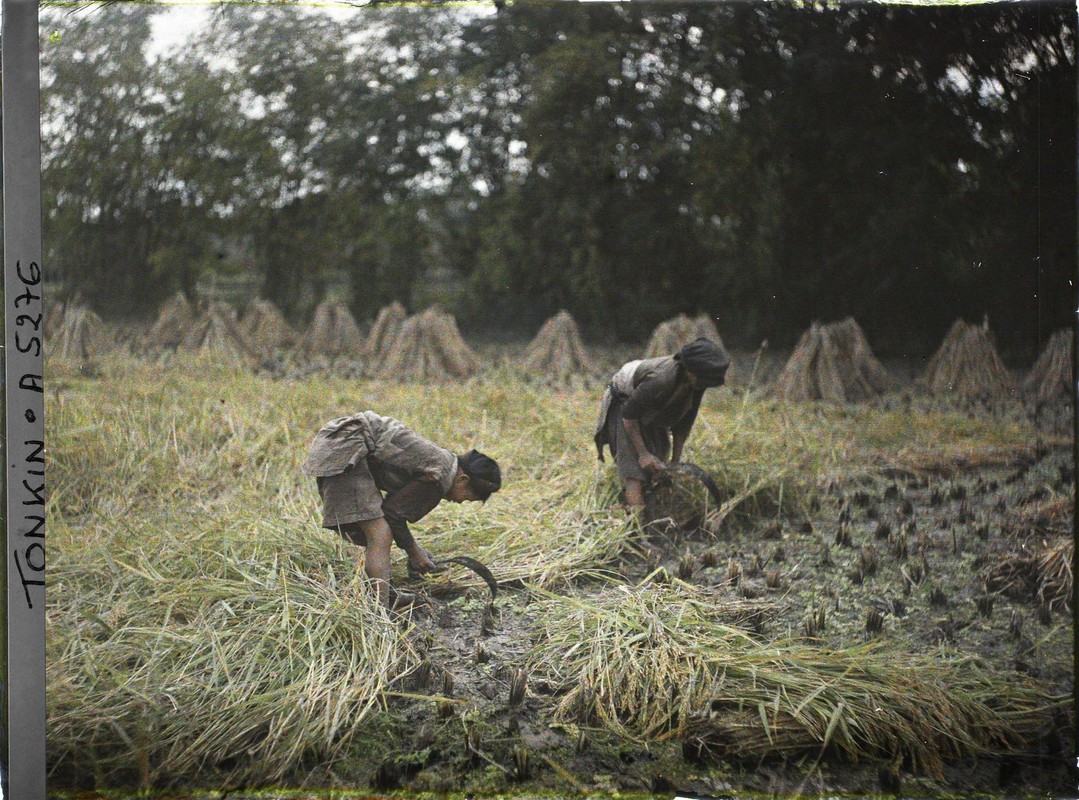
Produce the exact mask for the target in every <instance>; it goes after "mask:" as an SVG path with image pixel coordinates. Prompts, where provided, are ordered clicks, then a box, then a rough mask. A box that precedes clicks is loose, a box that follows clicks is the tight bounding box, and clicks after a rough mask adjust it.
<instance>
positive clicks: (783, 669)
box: [47, 358, 1075, 797]
mask: <svg viewBox="0 0 1079 800" xmlns="http://www.w3.org/2000/svg"><path fill="white" fill-rule="evenodd" d="M736 363H737V362H736ZM889 366H891V367H892V369H893V371H894V369H895V367H894V366H892V365H889ZM766 372H767V370H763V371H762V374H766ZM51 374H52V375H53V381H52V388H51V389H50V394H49V396H48V398H47V402H48V407H47V414H48V416H47V426H48V427H47V435H48V437H49V457H50V464H49V469H50V476H51V485H52V490H51V495H50V498H49V504H50V506H49V514H50V520H49V521H50V537H51V558H52V559H53V565H54V566H53V569H52V572H51V575H50V583H49V587H48V602H49V610H48V614H49V629H48V630H49V633H48V659H49V661H48V663H49V672H48V680H49V685H48V692H49V694H48V697H49V715H50V716H49V750H48V753H49V760H50V769H51V772H50V784H49V785H50V790H51V791H53V792H55V793H57V794H58V795H59V794H79V795H80V796H93V795H95V794H97V793H99V792H102V791H104V790H121V791H137V790H139V789H155V790H158V791H162V792H171V793H172V794H175V795H179V796H202V795H207V796H213V793H215V792H216V793H220V792H221V791H222V790H225V789H231V790H232V791H231V792H230V794H229V796H233V797H241V796H245V795H246V794H252V795H254V794H256V793H257V792H262V793H263V796H264V795H265V791H266V790H272V791H271V794H272V793H273V792H274V791H276V792H278V793H282V794H283V793H285V791H286V790H288V791H291V792H299V793H300V796H305V793H306V794H311V795H313V794H316V793H318V792H320V791H324V790H338V791H343V790H357V791H362V792H376V793H391V792H405V793H408V794H415V793H421V792H429V793H435V794H453V793H467V794H495V793H497V794H503V795H517V796H525V795H527V796H534V795H540V794H542V795H547V796H551V795H558V796H565V795H570V794H574V795H579V794H611V793H615V792H618V793H623V794H625V793H648V794H658V795H664V796H669V795H673V794H674V793H675V792H683V793H695V794H706V795H716V794H729V793H732V792H743V791H744V792H764V793H769V794H782V795H791V794H801V793H814V794H816V793H858V794H866V793H869V794H900V795H903V796H926V795H940V794H964V795H966V794H972V793H977V794H986V793H988V794H1006V795H1010V796H1016V795H1033V794H1037V795H1045V794H1067V793H1069V791H1071V790H1073V789H1074V786H1073V784H1074V782H1075V781H1074V780H1073V777H1072V775H1071V773H1070V772H1069V762H1070V761H1072V760H1073V759H1072V758H1071V754H1072V753H1073V752H1074V749H1075V746H1074V742H1073V741H1072V730H1073V727H1074V719H1073V716H1072V702H1071V693H1072V686H1073V673H1072V641H1073V639H1072V612H1071V594H1072V576H1071V567H1072V552H1073V544H1072V533H1071V532H1072V512H1073V505H1074V467H1073V451H1072V427H1071V412H1070V408H1065V407H1054V408H1042V409H1040V410H1039V412H1038V414H1037V415H1035V414H1034V411H1033V409H1032V408H1031V407H1028V406H1027V405H1026V404H1024V402H1023V401H1022V400H1020V399H1015V400H1007V401H999V402H996V403H994V404H988V405H987V404H977V405H969V404H965V403H953V402H947V401H941V400H931V399H928V398H926V397H923V396H921V395H919V394H918V393H916V392H914V391H902V392H897V393H894V394H891V395H887V396H885V397H882V398H879V399H877V400H874V401H871V402H869V403H865V404H861V405H857V406H834V405H829V404H821V403H803V404H790V403H783V402H779V401H777V400H774V399H769V398H767V397H764V396H762V394H761V393H760V392H759V391H757V388H758V387H757V385H756V384H755V383H754V381H756V380H757V376H756V375H749V374H744V375H742V376H740V377H739V376H738V374H737V373H735V374H733V375H732V381H731V384H732V385H731V386H729V387H724V388H722V389H720V390H713V391H710V392H709V394H708V395H707V396H706V400H705V404H704V406H703V407H702V410H701V415H700V418H699V419H698V422H697V425H696V427H695V429H694V432H693V435H692V437H691V439H690V441H689V443H688V445H687V448H686V453H685V458H686V460H688V461H691V462H693V463H695V464H698V465H699V466H701V467H702V468H704V469H706V470H707V471H708V472H709V473H710V474H711V475H712V476H713V477H714V478H715V480H716V483H717V484H718V485H719V488H720V490H721V497H722V499H723V501H724V502H723V503H722V504H719V505H717V504H716V503H715V502H714V501H713V500H712V499H710V498H709V497H708V496H707V493H706V492H705V491H704V490H703V488H702V487H701V486H700V485H699V484H698V483H696V482H694V481H692V480H690V479H688V478H684V477H679V478H678V479H676V480H675V481H674V482H673V486H672V488H670V489H668V490H665V491H664V492H663V493H662V494H659V495H657V496H656V499H655V502H654V510H655V515H656V516H657V517H659V519H657V520H655V521H653V522H650V523H647V524H641V523H640V522H639V521H637V520H635V519H633V518H630V517H627V516H626V514H625V513H624V512H623V511H622V510H621V508H620V507H619V504H618V497H617V495H618V485H617V481H616V478H615V476H614V473H613V466H612V465H611V464H610V463H609V462H608V463H607V464H603V465H600V464H598V463H597V462H596V459H595V450H594V447H593V446H592V442H591V429H592V424H593V422H594V416H595V411H596V404H597V401H598V397H599V394H600V392H601V390H602V379H600V378H596V379H595V380H591V379H581V380H579V381H576V382H573V383H571V384H570V385H568V386H543V385H537V384H534V383H529V382H527V381H525V380H524V379H523V378H522V377H521V376H519V375H516V374H515V373H514V372H513V370H512V369H510V368H508V367H499V368H497V369H493V370H491V371H488V372H487V373H485V374H484V375H483V376H482V377H481V378H477V379H472V380H470V381H467V382H462V383H450V384H438V385H420V384H393V383H387V382H372V381H356V380H345V379H342V378H335V377H330V376H328V375H324V374H323V375H310V376H306V377H302V378H288V377H285V378H280V377H276V378H275V377H268V376H264V375H257V374H251V373H249V372H246V371H241V370H234V369H231V368H229V367H227V366H224V365H221V364H216V363H212V362H208V361H200V360H190V361H184V360H177V361H176V362H174V363H170V364H169V365H168V368H167V369H165V368H162V367H161V366H160V365H151V364H144V363H141V362H138V361H135V360H134V359H130V358H116V359H113V360H111V361H109V362H108V363H106V364H104V365H102V366H101V367H99V368H98V369H97V370H96V371H95V374H94V375H92V376H87V375H86V374H85V372H84V371H83V372H80V371H79V370H77V369H75V370H68V371H65V370H64V369H63V367H62V365H59V366H57V365H54V368H53V370H52V371H51ZM364 408H373V409H376V410H378V411H380V412H381V413H386V414H391V415H393V416H396V417H398V418H399V419H401V420H402V421H405V422H406V424H409V425H410V426H412V427H414V428H415V429H417V430H418V431H420V432H421V433H423V434H424V435H426V436H428V437H429V438H431V439H433V440H434V441H436V442H439V443H441V444H444V445H446V446H448V447H451V448H454V449H461V450H463V449H466V448H468V447H477V448H479V449H481V450H484V451H485V452H489V453H490V454H491V455H494V456H495V457H496V458H498V459H499V461H500V462H501V463H502V465H503V470H504V489H503V491H502V492H500V493H499V494H498V495H496V496H495V497H493V498H492V499H491V500H490V501H489V502H488V503H487V504H486V506H484V507H479V506H478V505H476V504H466V505H465V506H462V507H460V508H458V507H456V506H454V507H452V508H447V507H440V508H438V509H436V511H434V512H433V513H432V514H431V515H429V516H428V517H427V518H425V519H424V520H423V521H421V522H420V523H417V524H416V525H414V526H413V530H414V532H415V535H416V538H417V540H418V541H419V542H420V543H421V544H423V545H424V546H426V547H428V549H430V550H431V551H432V552H433V553H434V554H435V555H436V556H438V557H448V556H453V555H469V556H472V557H474V558H477V559H479V560H481V561H482V562H484V563H485V564H487V565H488V566H489V567H490V569H491V570H492V572H493V573H494V575H495V577H496V578H497V579H498V581H499V590H498V594H497V597H496V598H495V600H494V602H493V604H489V599H490V593H489V590H488V587H487V586H486V585H485V584H484V583H483V582H482V581H481V580H479V579H478V578H477V577H476V576H475V575H474V574H473V573H471V572H469V571H468V570H466V569H463V568H457V567H454V568H453V569H452V570H451V571H450V572H448V573H446V574H444V575H440V576H435V577H430V578H426V579H423V580H419V579H413V578H410V577H409V576H408V575H407V572H406V570H405V561H404V557H403V555H402V554H400V552H399V551H395V553H394V556H395V563H394V575H395V582H396V583H397V584H398V585H399V586H401V587H402V588H407V589H410V590H413V591H415V592H417V593H419V594H420V595H421V597H422V598H425V599H426V602H420V603H418V604H417V605H415V606H413V607H412V609H411V610H409V611H405V612H395V613H392V614H387V613H386V612H384V611H382V610H380V609H378V608H377V607H375V606H374V605H373V604H372V603H371V598H370V591H369V588H370V587H368V586H367V585H366V582H365V580H364V579H363V575H362V570H361V569H359V568H358V567H357V562H356V552H355V550H354V549H353V548H351V547H349V546H346V545H345V544H343V543H342V542H341V541H339V540H337V539H336V538H335V537H334V536H332V535H331V534H329V533H327V532H325V531H322V530H321V529H320V528H319V524H318V519H319V517H318V513H319V508H318V497H317V493H316V492H315V489H314V486H313V485H308V483H307V481H306V480H305V479H304V476H303V475H302V474H300V471H299V465H300V463H301V462H302V461H303V458H304V456H305V452H306V447H307V444H308V442H309V441H310V439H311V437H312V436H313V434H314V432H315V431H316V430H317V429H318V427H319V426H320V425H321V424H322V423H323V422H324V421H325V420H327V419H330V418H332V417H334V416H337V415H339V414H341V413H347V412H350V411H355V410H361V409H364Z"/></svg>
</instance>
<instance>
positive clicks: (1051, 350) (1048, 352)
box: [1023, 328, 1074, 403]
mask: <svg viewBox="0 0 1079 800" xmlns="http://www.w3.org/2000/svg"><path fill="white" fill-rule="evenodd" d="M1072 363H1073V362H1072V332H1071V331H1070V330H1068V329H1067V328H1064V329H1062V330H1059V331H1057V332H1056V333H1054V334H1053V335H1052V336H1051V337H1050V338H1049V342H1048V344H1046V345H1045V349H1044V350H1042V354H1041V355H1040V356H1038V360H1037V361H1036V362H1035V363H1034V368H1033V369H1031V371H1030V374H1029V375H1028V376H1027V379H1026V381H1024V383H1023V388H1024V389H1025V390H1026V391H1027V392H1029V393H1030V394H1031V395H1033V396H1034V397H1035V399H1036V400H1037V401H1038V402H1039V403H1047V402H1049V401H1051V400H1056V399H1059V398H1069V397H1071V396H1072V394H1073V388H1072V387H1073V386H1074V383H1073V378H1072Z"/></svg>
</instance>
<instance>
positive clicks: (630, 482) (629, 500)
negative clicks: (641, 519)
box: [626, 478, 644, 512]
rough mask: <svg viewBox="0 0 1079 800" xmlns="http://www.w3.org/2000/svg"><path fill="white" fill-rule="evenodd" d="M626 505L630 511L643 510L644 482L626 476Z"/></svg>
mask: <svg viewBox="0 0 1079 800" xmlns="http://www.w3.org/2000/svg"><path fill="white" fill-rule="evenodd" d="M626 506H627V507H628V508H629V510H630V511H633V512H639V511H643V510H644V482H643V481H639V480H637V479H636V478H626Z"/></svg>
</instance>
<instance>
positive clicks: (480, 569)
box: [435, 556, 498, 603]
mask: <svg viewBox="0 0 1079 800" xmlns="http://www.w3.org/2000/svg"><path fill="white" fill-rule="evenodd" d="M435 563H436V564H460V565H461V566H462V567H467V568H468V569H470V570H472V571H473V572H475V573H476V574H477V575H479V576H480V577H481V578H483V581H484V583H486V584H487V588H488V589H490V590H491V602H492V603H493V602H494V600H495V596H496V595H497V594H498V581H496V580H495V576H494V575H492V574H491V570H489V569H487V567H486V566H484V565H483V564H482V563H481V562H479V561H477V560H476V559H474V558H472V557H471V556H453V557H452V558H440V559H438V560H436V561H435Z"/></svg>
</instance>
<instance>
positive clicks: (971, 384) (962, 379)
mask: <svg viewBox="0 0 1079 800" xmlns="http://www.w3.org/2000/svg"><path fill="white" fill-rule="evenodd" d="M922 382H923V383H924V384H925V386H926V387H927V388H928V389H929V391H930V393H931V394H939V395H955V396H958V397H964V398H967V399H971V400H988V399H992V398H997V397H1004V396H1007V395H1010V394H1013V393H1014V392H1015V389H1016V387H1015V381H1014V380H1013V379H1012V376H1011V375H1009V374H1008V370H1006V369H1005V368H1004V362H1003V361H1001V360H1000V355H999V354H998V353H997V348H996V346H995V345H994V344H993V340H992V338H991V337H990V336H989V331H987V330H986V329H985V328H984V327H981V326H978V325H968V324H967V323H966V322H964V321H963V320H961V319H957V320H956V321H955V322H954V323H953V324H952V327H951V329H950V330H949V331H948V335H947V336H945V337H944V341H943V342H942V343H941V345H940V347H939V348H938V349H937V352H936V353H934V354H933V357H932V358H931V359H930V360H929V363H928V364H927V365H926V367H925V374H924V375H923V376H922Z"/></svg>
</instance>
